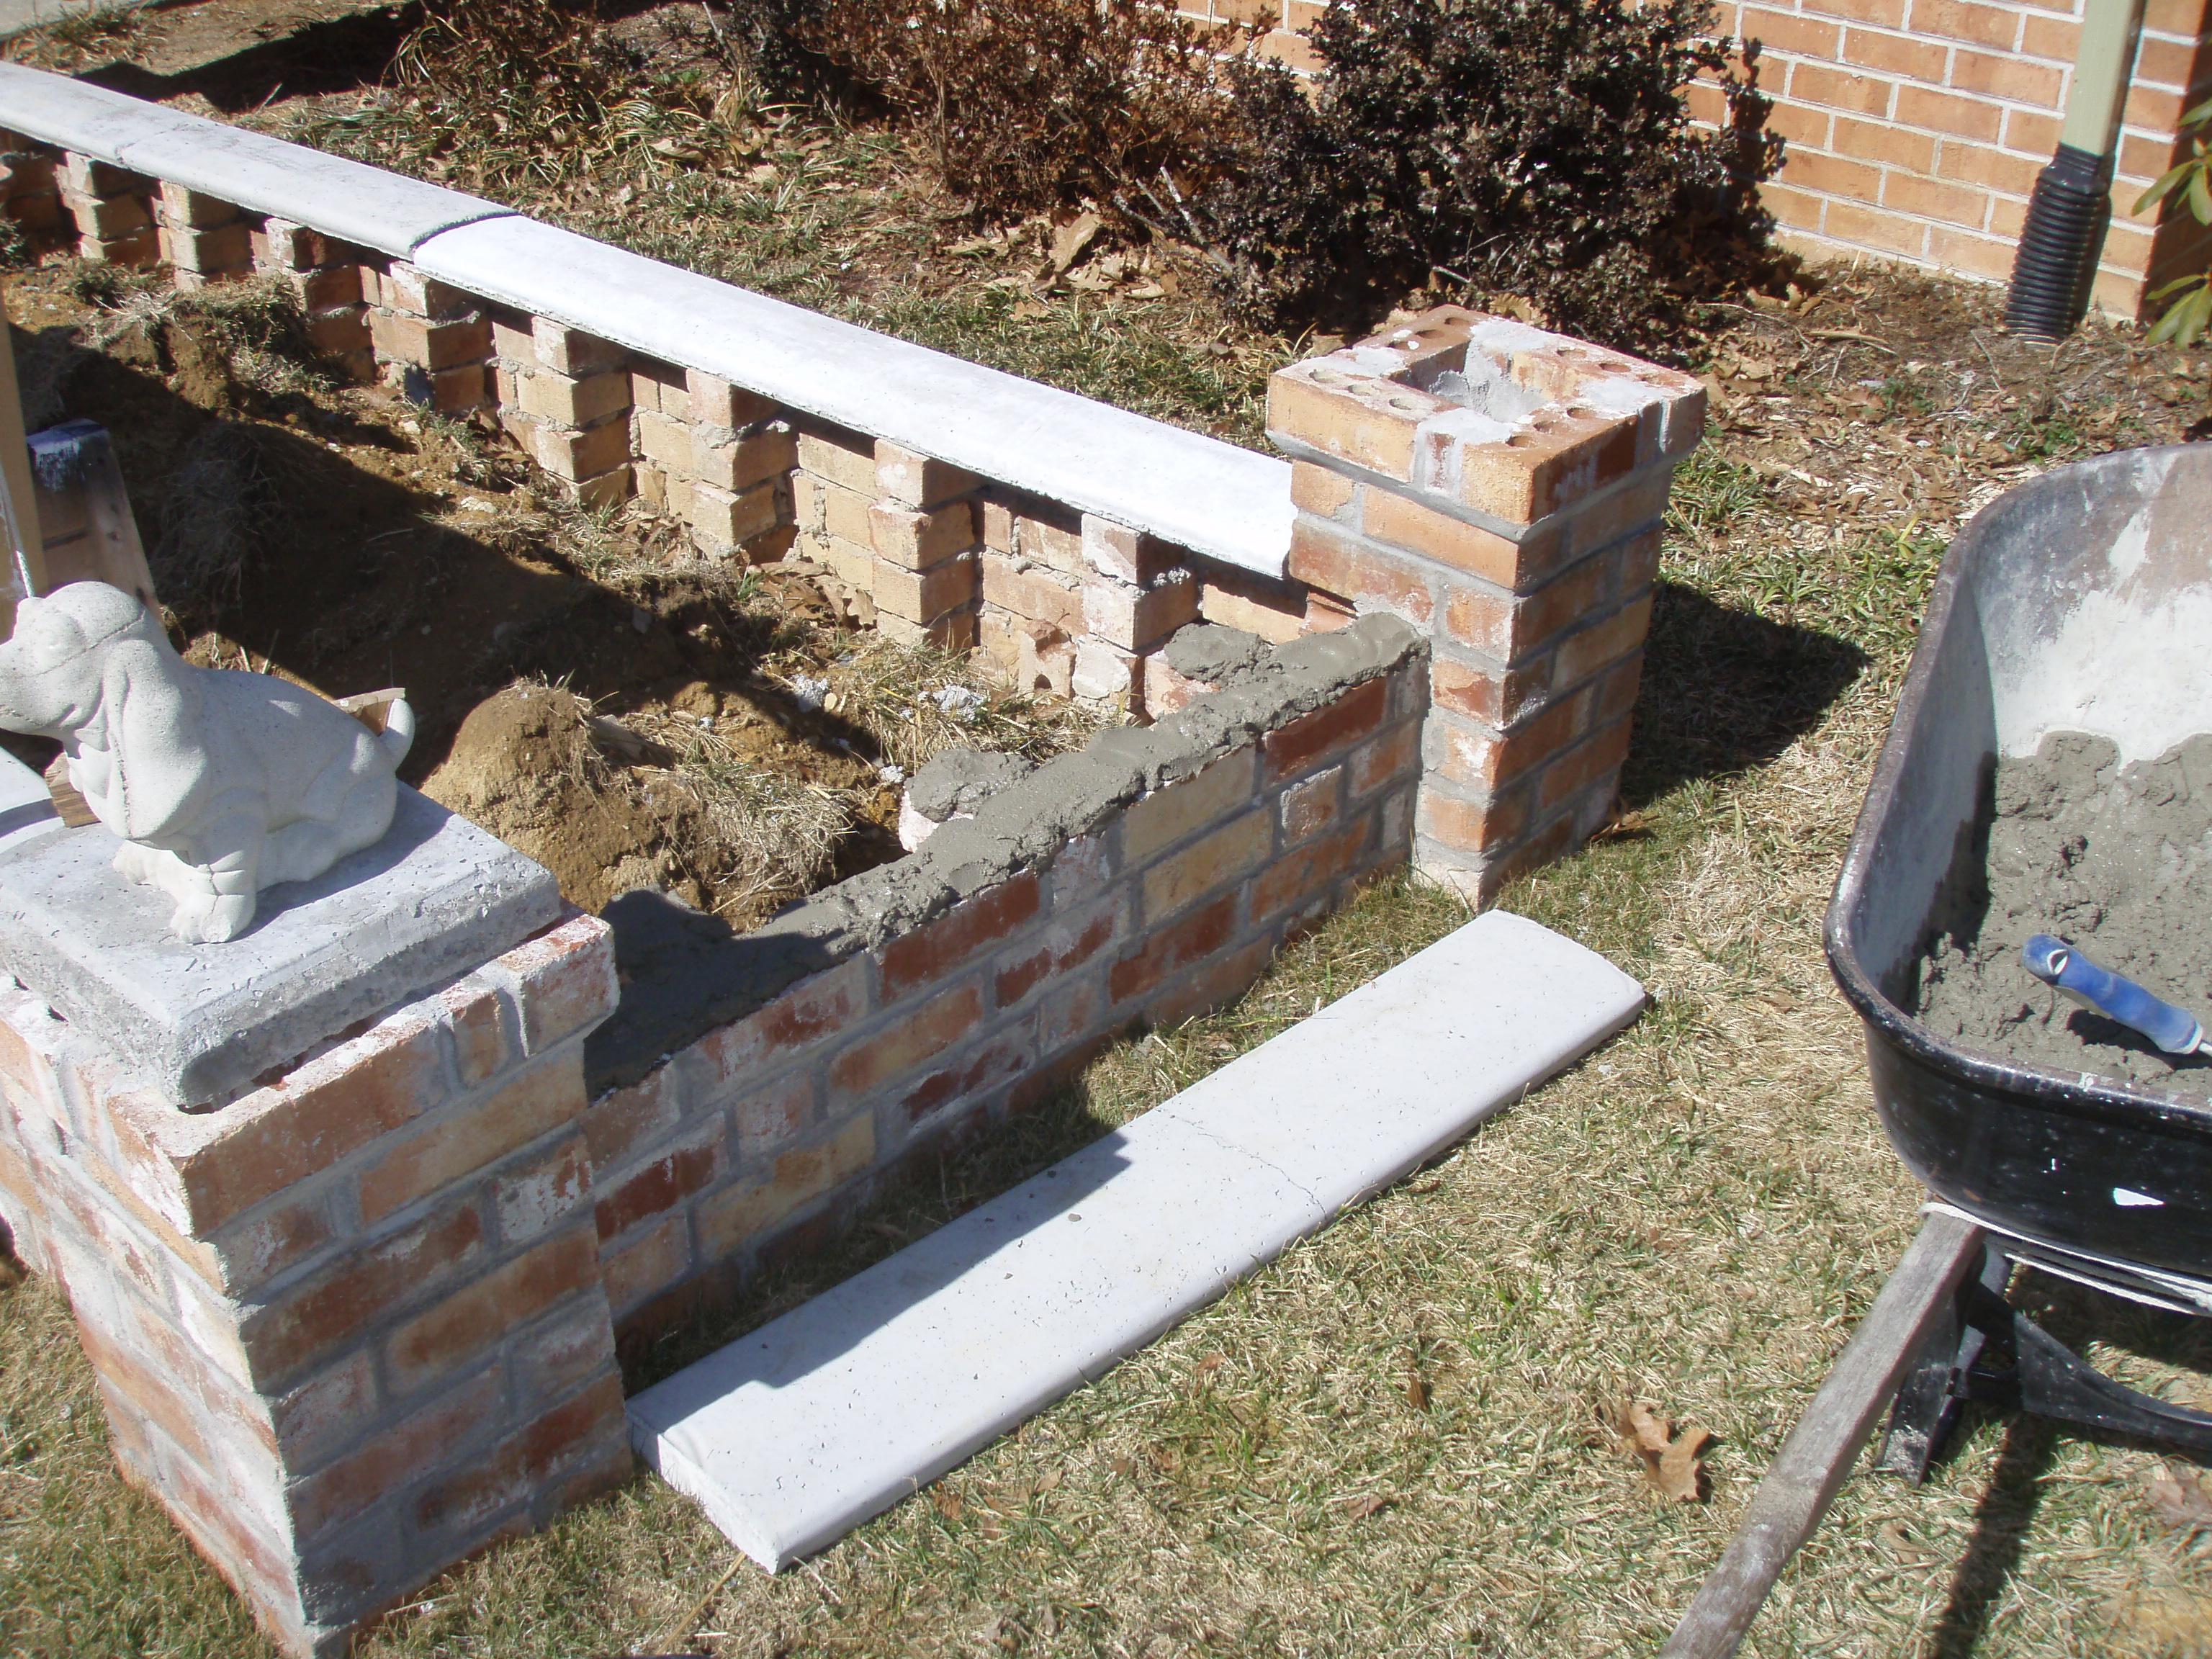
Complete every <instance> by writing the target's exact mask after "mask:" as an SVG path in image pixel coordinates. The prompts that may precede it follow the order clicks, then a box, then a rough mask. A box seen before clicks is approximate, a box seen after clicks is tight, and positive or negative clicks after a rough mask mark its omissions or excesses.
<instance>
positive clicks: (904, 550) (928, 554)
mask: <svg viewBox="0 0 2212 1659" xmlns="http://www.w3.org/2000/svg"><path fill="white" fill-rule="evenodd" d="M868 537H869V545H870V546H872V548H874V550H875V551H876V553H877V555H878V556H879V557H881V558H884V559H888V560H889V561H890V562H891V563H893V564H895V565H897V566H898V567H899V568H901V569H902V570H927V569H931V568H934V567H935V566H938V565H940V564H942V563H944V562H945V560H947V559H949V558H951V557H953V556H955V555H956V554H960V553H964V552H966V551H967V550H969V548H971V547H974V546H975V544H976V541H977V537H976V533H975V507H974V506H973V505H972V504H971V503H969V502H967V501H955V502H953V503H952V504H951V506H949V507H935V508H933V509H931V510H930V511H927V512H923V511H920V510H918V509H916V508H913V507H901V506H899V505H897V504H896V502H890V501H876V502H873V503H872V504H871V505H870V506H869V507H868Z"/></svg>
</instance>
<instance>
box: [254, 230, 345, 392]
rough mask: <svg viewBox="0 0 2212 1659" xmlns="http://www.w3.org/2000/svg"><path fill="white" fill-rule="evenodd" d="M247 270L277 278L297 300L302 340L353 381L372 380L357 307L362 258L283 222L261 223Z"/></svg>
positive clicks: (318, 234) (319, 235) (314, 232)
mask: <svg viewBox="0 0 2212 1659" xmlns="http://www.w3.org/2000/svg"><path fill="white" fill-rule="evenodd" d="M252 247H253V268H254V270H256V271H257V272H258V274H259V275H261V276H280V277H282V278H283V280H284V281H285V282H286V283H289V284H290V286H291V289H292V291H293V292H294V293H295V294H296V295H299V296H300V308H301V311H302V312H304V313H306V314H307V338H308V339H309V340H310V341H312V342H313V344H314V346H315V349H317V350H319V351H320V352H322V353H324V354H325V356H330V357H331V358H334V359H336V360H337V362H339V363H340V364H341V365H342V366H343V368H344V369H345V371H346V373H347V374H349V375H350V376H351V377H352V378H353V379H355V380H374V378H375V376H376V354H375V352H374V349H373V348H372V346H371V343H370V340H369V331H368V306H367V305H366V304H365V303H364V302H363V297H362V261H363V260H364V258H366V257H367V256H366V255H365V254H364V253H363V252H362V250H361V249H359V248H357V247H354V246H350V245H349V244H347V243H344V242H340V241H335V240H332V239H331V238H330V237H327V236H325V235H324V234H322V232H320V231H319V230H311V229H309V228H307V226H306V225H302V224H298V223H295V222H293V221H291V220H289V219H266V220H264V221H263V222H262V224H261V228H259V229H258V230H256V231H255V232H254V233H253V235H252Z"/></svg>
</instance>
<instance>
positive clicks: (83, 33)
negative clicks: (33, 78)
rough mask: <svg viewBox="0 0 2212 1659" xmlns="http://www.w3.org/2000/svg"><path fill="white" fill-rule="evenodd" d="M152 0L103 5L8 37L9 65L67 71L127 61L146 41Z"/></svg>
mask: <svg viewBox="0 0 2212 1659" xmlns="http://www.w3.org/2000/svg"><path fill="white" fill-rule="evenodd" d="M150 9H152V8H151V6H150V4H149V3H148V0H102V3H100V4H98V5H91V6H85V7H82V8H81V9H72V10H69V11H65V12H63V13H62V14H61V15H59V16H57V17H54V18H52V19H51V20H49V21H46V22H43V23H40V24H39V25H37V26H36V27H33V28H30V29H26V30H22V31H20V32H19V33H16V34H15V35H12V36H10V37H9V40H7V43H6V50H7V55H8V58H9V61H10V62H13V63H18V64H30V65H31V66H32V67H33V68H34V69H46V70H64V71H68V70H78V69H83V68H86V67H88V66H89V65H91V64H99V63H106V62H108V61H110V60H112V59H114V58H127V57H129V56H130V55H131V50H132V49H133V48H134V47H135V46H137V44H138V43H139V42H140V41H141V40H143V39H144V38H145V35H146V27H147V25H146V14H147V13H148V11H149V10H150Z"/></svg>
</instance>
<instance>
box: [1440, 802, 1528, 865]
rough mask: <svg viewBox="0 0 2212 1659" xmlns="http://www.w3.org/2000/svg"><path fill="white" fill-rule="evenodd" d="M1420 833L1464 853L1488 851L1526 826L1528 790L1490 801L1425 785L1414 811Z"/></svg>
mask: <svg viewBox="0 0 2212 1659" xmlns="http://www.w3.org/2000/svg"><path fill="white" fill-rule="evenodd" d="M1414 817H1415V822H1416V823H1417V825H1418V826H1419V829H1420V833H1421V834H1423V835H1424V836H1427V837H1428V838H1429V839H1430V840H1431V841H1434V842H1441V843H1442V844H1443V845H1444V846H1446V847H1449V848H1455V850H1457V851H1460V852H1463V853H1481V852H1487V851H1489V850H1490V849H1491V848H1494V847H1502V846H1504V845H1505V844H1506V843H1507V842H1510V841H1513V840H1514V839H1515V838H1516V837H1517V836H1519V835H1520V834H1521V832H1522V830H1523V829H1526V828H1527V827H1528V794H1527V792H1526V791H1525V790H1524V791H1520V792H1516V793H1513V794H1510V795H1506V796H1504V797H1502V798H1500V799H1497V800H1492V801H1486V802H1485V801H1469V800H1462V799H1460V798H1459V797H1458V796H1456V795H1447V794H1445V793H1443V792H1442V791H1440V790H1437V789H1434V788H1431V787H1423V788H1422V790H1421V798H1420V803H1419V806H1418V808H1417V809H1416V811H1415V814H1414Z"/></svg>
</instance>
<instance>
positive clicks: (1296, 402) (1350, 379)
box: [1267, 360, 1448, 479]
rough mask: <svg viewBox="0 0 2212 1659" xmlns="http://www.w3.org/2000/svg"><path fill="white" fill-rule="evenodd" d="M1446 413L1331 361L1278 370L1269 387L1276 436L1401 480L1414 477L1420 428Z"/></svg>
mask: <svg viewBox="0 0 2212 1659" xmlns="http://www.w3.org/2000/svg"><path fill="white" fill-rule="evenodd" d="M1446 407H1448V405H1446V404H1440V403H1438V402H1437V399H1435V398H1431V397H1428V396H1426V395H1425V394H1424V393H1421V392H1413V391H1411V390H1410V389H1407V388H1402V387H1397V386H1389V385H1388V384H1387V383H1384V382H1378V381H1376V380H1372V379H1371V378H1370V377H1368V376H1365V375H1362V374H1356V373H1347V372H1346V370H1345V369H1344V368H1341V367H1340V366H1338V365H1336V364H1334V363H1331V362H1327V361H1325V360H1324V361H1322V362H1316V363H1310V364H1309V363H1297V364H1293V365H1291V368H1286V369H1278V370H1277V371H1276V372H1275V374H1273V376H1271V377H1270V378H1269V380H1268V381H1267V429H1268V430H1269V431H1270V432H1279V433H1281V434H1283V435H1285V437H1288V438H1291V439H1292V440H1294V441H1297V442H1300V443H1304V444H1307V445H1310V447H1313V448H1315V449H1317V450H1320V451H1321V452H1322V453H1323V454H1327V455H1334V456H1336V457H1337V458H1338V459H1341V460H1346V461H1349V462H1351V463H1352V465H1355V466H1364V467H1365V468H1367V469H1368V470H1369V471H1375V472H1382V473H1385V474H1388V475H1389V477H1394V478H1399V479H1406V478H1410V477H1412V476H1413V449H1414V433H1415V431H1416V429H1417V428H1419V424H1420V422H1422V421H1424V420H1425V419H1426V418H1428V416H1431V414H1434V413H1436V412H1437V411H1438V410H1442V409H1444V408H1446Z"/></svg>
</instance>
